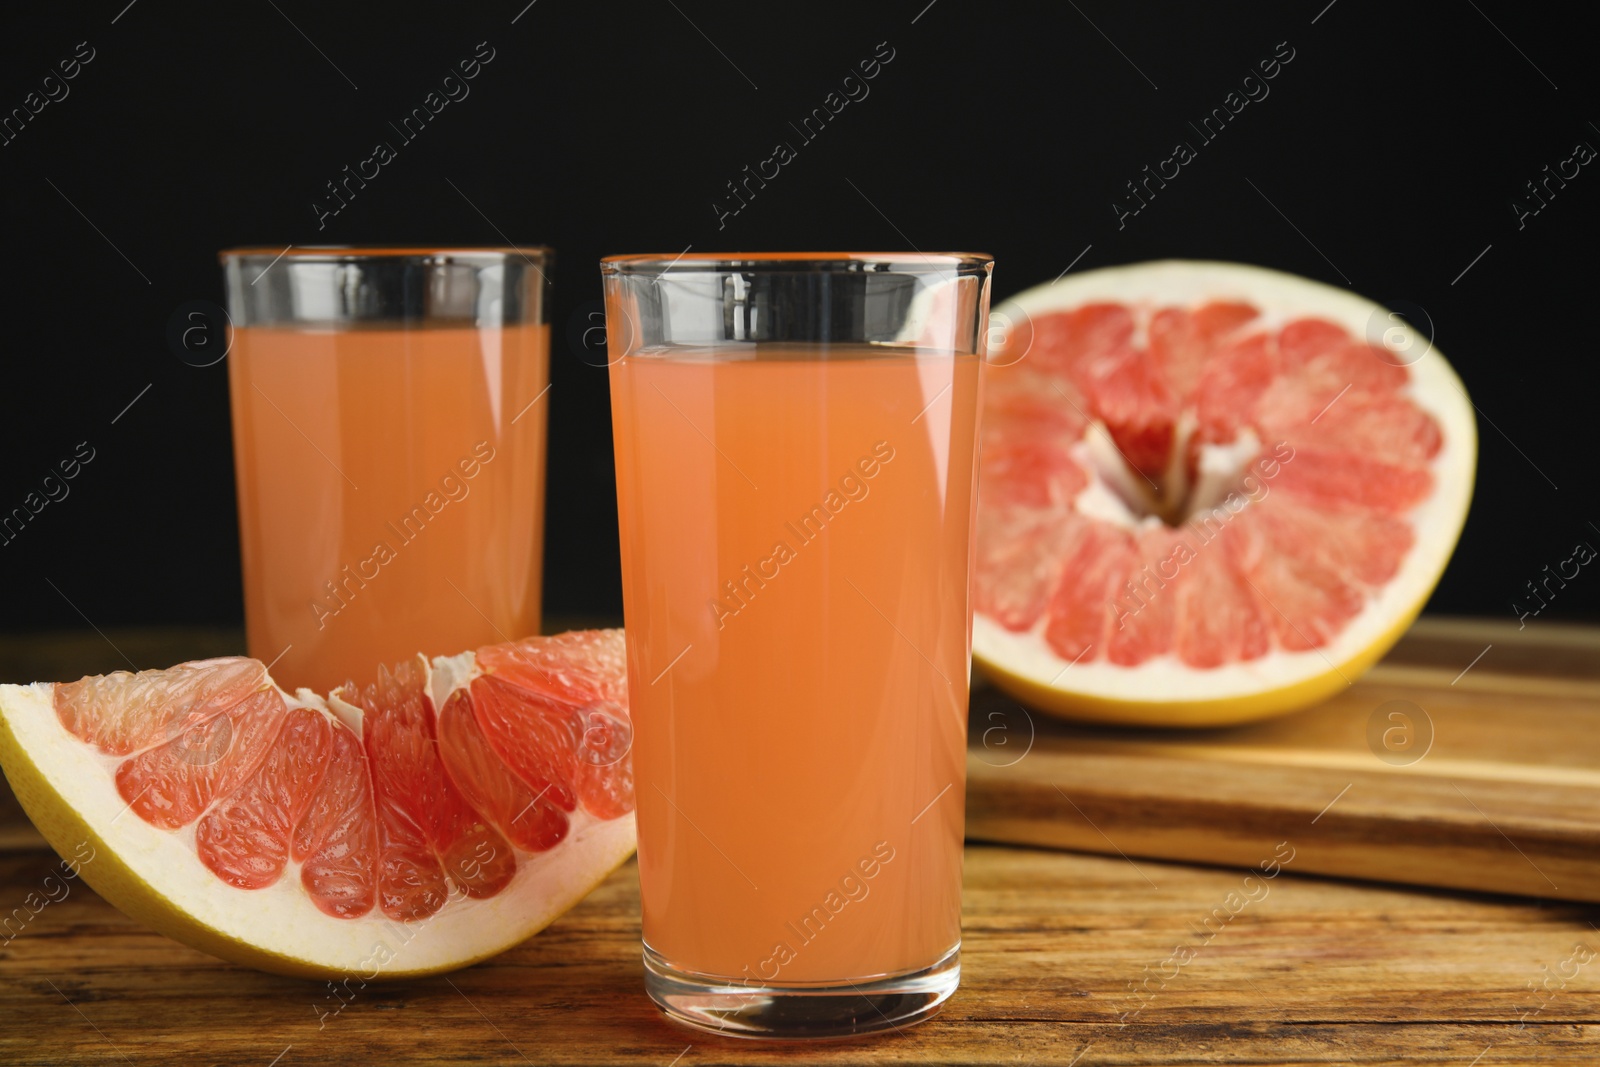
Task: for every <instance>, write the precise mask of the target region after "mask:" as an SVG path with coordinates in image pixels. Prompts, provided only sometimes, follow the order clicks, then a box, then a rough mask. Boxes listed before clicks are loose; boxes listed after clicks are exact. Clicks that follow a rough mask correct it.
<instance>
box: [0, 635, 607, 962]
mask: <svg viewBox="0 0 1600 1067" xmlns="http://www.w3.org/2000/svg"><path fill="white" fill-rule="evenodd" d="M627 700H628V697H627V681H626V668H625V659H624V653H623V638H622V631H620V630H591V631H580V632H573V633H567V634H562V635H560V636H557V637H530V638H527V639H525V640H522V641H517V642H514V643H511V644H504V645H493V646H490V647H487V648H481V649H479V650H478V651H477V652H476V653H472V652H466V653H462V654H461V655H459V656H455V657H449V658H447V657H440V658H438V659H435V660H434V661H433V662H432V663H429V662H428V661H427V660H425V659H424V658H423V657H421V656H418V657H417V658H416V659H415V660H414V661H412V662H409V663H401V664H398V665H396V666H394V667H392V668H388V669H380V671H379V672H378V681H377V682H376V683H374V684H373V685H370V686H368V687H366V688H365V689H363V690H360V691H357V690H355V689H354V688H352V687H346V688H343V689H339V690H335V691H334V692H333V693H332V694H330V695H329V696H328V697H327V698H323V697H321V696H318V695H317V694H316V693H313V692H311V691H310V690H307V689H301V690H299V691H298V692H296V693H294V694H292V695H291V694H289V693H286V692H284V691H283V690H281V689H279V688H278V687H277V686H276V685H274V684H273V682H272V679H271V678H270V677H269V676H268V675H267V671H266V669H265V668H264V667H263V666H262V665H261V663H259V662H258V661H256V660H252V659H243V658H229V659H214V660H205V661H200V662H194V663H182V664H179V665H178V666H176V667H172V668H169V669H167V670H154V671H141V672H140V673H138V674H129V673H127V672H125V671H122V672H118V673H116V674H109V675H100V676H95V677H89V678H84V679H82V680H81V681H77V682H71V683H60V684H54V685H52V684H49V683H36V684H34V685H30V686H16V685H5V686H0V764H3V765H4V768H5V775H6V778H7V779H8V780H9V781H10V782H11V786H12V789H13V790H15V792H16V794H17V799H18V800H19V801H20V802H21V803H22V806H23V808H24V810H26V811H27V813H28V815H29V817H30V818H32V819H33V821H34V824H35V825H36V826H38V828H39V830H40V832H42V833H43V834H44V836H45V838H46V839H47V840H48V841H49V842H50V844H51V845H52V846H53V847H54V848H55V849H56V851H57V852H59V853H60V854H61V855H62V856H63V857H68V862H69V863H71V864H72V866H73V867H74V868H75V869H77V870H78V872H79V873H80V874H81V875H82V877H83V878H84V879H85V880H86V881H87V882H88V883H89V884H90V885H91V886H93V887H94V889H95V891H96V892H98V893H99V894H100V895H101V896H103V897H105V898H106V900H108V901H110V902H111V903H112V904H113V905H115V906H116V907H118V908H120V909H122V910H123V911H124V912H126V913H127V914H128V915H130V916H132V917H133V918H135V919H138V920H140V921H142V922H145V923H147V924H148V925H150V926H152V927H154V928H155V929H157V930H159V931H161V932H162V933H165V934H167V935H168V936H170V937H172V938H174V939H176V940H178V941H182V942H184V943H185V944H188V945H191V946H193V947H195V948H198V949H201V950H202V951H205V952H209V953H211V954H213V955H216V956H220V957H222V958H223V959H226V960H231V961H234V962H237V963H243V964H246V965H249V966H252V967H258V968H261V969H262V970H268V971H275V972H278V973H283V974H298V975H308V976H339V975H354V976H357V977H359V978H360V979H362V980H364V981H372V980H374V979H375V978H395V977H402V976H406V975H417V974H427V973H432V972H436V971H443V970H449V969H451V968H455V967H462V966H465V965H467V964H469V963H473V962H475V961H477V960H480V959H484V958H486V957H488V956H492V955H494V954H495V953H497V952H500V951H501V950H502V949H505V948H508V947H510V946H511V945H514V944H516V943H517V942H519V941H521V940H523V939H524V938H526V937H528V936H529V935H531V934H533V933H535V932H537V931H539V930H541V929H543V928H544V927H545V926H546V925H548V924H549V923H550V922H552V921H553V920H554V919H555V918H556V917H558V916H559V915H561V914H562V913H563V912H564V911H566V910H567V909H568V908H570V907H572V905H573V904H575V903H577V902H578V901H579V900H580V899H581V898H582V897H583V896H584V895H585V894H586V893H588V892H589V890H590V889H592V888H593V887H594V886H595V885H596V884H598V883H599V882H600V881H601V880H602V879H603V878H605V876H606V875H607V874H608V873H610V872H611V871H612V870H614V869H615V868H616V867H617V866H618V865H619V864H621V863H622V862H623V861H624V860H626V859H627V858H628V856H629V855H630V854H631V853H632V852H633V846H634V822H633V814H632V812H633V778H632V763H631V759H630V757H629V749H630V747H631V740H632V728H631V725H630V721H629V718H628V709H627Z"/></svg>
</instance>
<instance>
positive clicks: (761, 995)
mask: <svg viewBox="0 0 1600 1067" xmlns="http://www.w3.org/2000/svg"><path fill="white" fill-rule="evenodd" d="M960 982H961V949H960V947H959V946H958V947H956V948H953V949H951V950H950V953H949V955H947V956H945V957H944V958H943V959H941V960H940V961H939V962H938V963H935V964H934V965H933V966H931V967H924V968H922V969H921V970H917V971H911V972H908V973H906V974H898V975H891V976H889V977H886V978H878V979H874V980H872V981H870V982H857V983H850V982H845V983H843V984H842V985H837V986H835V985H823V984H818V985H804V986H792V985H791V986H763V985H747V984H745V983H743V982H729V981H727V980H726V979H717V978H712V977H709V976H707V975H697V974H690V973H686V972H684V971H679V970H676V969H674V968H673V967H672V966H671V965H669V964H668V963H667V961H666V960H665V959H663V958H662V957H661V956H660V955H658V954H657V953H656V952H655V951H654V950H653V949H651V948H650V946H649V945H646V946H645V949H644V986H645V990H646V992H648V993H649V994H650V999H651V1000H653V1001H655V1002H656V1006H657V1007H659V1008H660V1009H661V1010H662V1011H664V1012H666V1014H667V1017H668V1018H670V1019H672V1020H674V1021H675V1022H679V1023H682V1024H684V1025H685V1026H692V1027H694V1028H695V1029H696V1030H704V1031H707V1032H709V1033H714V1034H721V1035H723V1036H724V1037H757V1038H759V1037H766V1038H816V1037H851V1036H854V1035H856V1034H870V1033H873V1032H875V1031H878V1030H891V1029H892V1030H900V1029H903V1028H904V1027H907V1026H910V1025H912V1024H913V1023H920V1022H921V1021H922V1020H924V1019H930V1018H932V1017H933V1016H934V1015H936V1014H938V1012H939V1008H940V1006H941V1005H942V1004H944V1002H945V1001H946V1000H948V999H949V998H950V994H951V993H954V992H955V991H956V986H957V985H959V984H960Z"/></svg>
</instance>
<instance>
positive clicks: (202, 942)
mask: <svg viewBox="0 0 1600 1067" xmlns="http://www.w3.org/2000/svg"><path fill="white" fill-rule="evenodd" d="M0 688H5V687H0ZM0 696H3V694H0ZM0 769H3V770H4V772H5V777H6V781H7V782H9V783H10V784H11V790H12V792H13V793H15V794H16V797H17V801H18V803H20V804H21V805H22V810H23V811H24V812H26V813H27V816H28V818H29V819H31V820H32V821H33V825H34V826H35V827H36V828H37V829H38V830H39V832H40V833H41V834H43V835H44V839H45V840H46V841H48V842H49V843H50V847H51V848H53V849H55V851H56V854H57V855H59V856H61V857H63V858H66V857H69V856H74V855H81V852H80V851H79V850H80V848H81V846H82V844H83V843H84V842H88V844H89V847H90V848H92V849H93V850H94V851H93V857H94V858H93V859H92V860H89V861H88V862H85V863H81V864H77V866H78V872H79V876H80V877H81V878H82V879H83V880H84V881H85V882H87V883H88V884H89V886H90V888H92V889H93V890H94V891H95V892H96V893H98V894H100V896H101V897H102V898H104V899H105V901H106V902H107V903H108V904H110V905H111V906H112V907H114V908H116V909H117V910H118V911H120V912H122V913H123V914H124V915H126V916H128V917H129V918H130V919H133V920H135V921H136V922H140V923H143V924H144V925H146V926H148V927H150V928H151V929H153V930H155V931H157V932H158V933H162V934H165V935H166V936H167V937H170V938H172V939H173V940H174V941H177V942H180V943H182V944H185V945H188V946H189V947H190V948H194V949H198V950H200V951H201V952H205V953H208V954H209V955H212V956H215V957H217V958H218V959H222V960H227V961H228V962H229V963H237V964H239V965H241V966H245V967H253V968H255V969H257V970H261V971H267V972H270V973H272V974H282V975H288V976H290V977H294V978H342V977H345V976H346V975H347V974H348V972H347V971H344V970H340V969H337V968H330V967H328V966H326V965H324V964H319V963H318V962H317V961H315V960H309V959H303V958H300V957H296V956H290V955H285V954H283V953H279V952H273V951H271V950H269V949H265V948H262V947H261V946H259V945H255V944H251V943H250V942H248V941H244V940H241V939H240V938H237V937H234V936H232V935H230V934H226V933H223V932H222V931H220V930H217V929H216V928H214V927H212V926H209V925H207V924H206V923H204V922H201V921H199V920H198V919H196V918H195V917H194V916H192V915H190V914H188V913H187V912H185V911H184V910H183V909H182V908H180V907H178V906H177V905H176V904H175V903H173V901H171V900H169V899H168V898H167V897H166V896H165V895H164V894H163V893H162V892H161V891H160V890H159V889H157V888H156V887H154V886H152V885H151V884H149V883H148V882H146V881H144V880H143V879H141V878H140V877H139V876H138V875H137V874H135V873H134V872H133V871H132V870H130V869H129V867H128V866H127V865H126V864H125V863H123V862H122V859H121V858H120V857H119V856H118V855H117V851H116V849H115V848H114V847H112V846H111V845H110V844H108V843H107V842H106V840H105V839H104V838H103V837H101V836H100V835H99V834H97V833H95V832H94V831H93V830H92V829H90V827H89V824H88V823H87V822H86V821H85V820H84V819H83V818H82V817H81V816H79V815H78V813H77V811H76V810H75V809H74V808H73V807H72V805H70V804H69V803H67V801H66V800H65V798H63V797H62V796H61V794H60V793H59V792H58V791H57V790H56V788H55V787H54V786H53V785H51V784H50V781H49V779H48V778H47V777H46V776H45V774H44V772H43V771H42V770H40V768H39V766H38V764H37V763H36V762H35V761H34V759H33V757H32V755H31V754H30V753H29V752H28V750H27V749H26V748H25V747H24V746H23V745H22V744H21V743H20V742H19V741H18V739H17V736H16V734H15V732H14V731H13V730H12V727H11V721H10V718H9V716H7V715H5V714H0ZM631 855H633V851H632V850H631V849H629V850H628V851H626V852H624V853H622V855H621V858H620V859H618V860H617V862H616V863H615V864H613V865H612V866H610V867H605V868H602V869H598V870H597V871H596V874H595V877H594V879H593V881H591V882H590V883H589V884H588V885H586V886H584V887H583V890H582V892H580V893H577V894H575V895H574V898H573V903H574V904H575V903H577V901H579V900H582V899H583V898H584V897H586V896H587V895H588V894H589V893H590V892H592V891H593V890H594V888H595V887H596V886H598V885H599V884H600V883H601V882H603V881H605V880H606V878H608V877H610V875H611V874H612V872H613V871H615V870H616V869H617V868H618V867H621V866H622V865H623V864H624V863H626V862H627V861H628V858H629V857H630V856H631ZM217 890H218V892H238V890H233V889H231V888H229V887H227V886H225V885H224V884H223V883H221V882H218V883H217ZM563 914H565V909H560V910H556V911H555V912H554V913H553V914H552V915H551V916H550V917H549V919H548V920H547V921H546V922H544V923H542V924H540V925H539V926H538V927H535V928H534V929H531V930H528V931H527V932H526V933H520V934H519V935H518V936H517V937H516V938H515V939H513V940H511V941H508V942H507V943H506V944H504V945H499V946H496V947H493V948H490V949H487V950H485V951H483V952H479V953H476V954H474V955H471V956H469V957H463V958H462V959H459V960H448V961H445V962H442V963H439V964H437V965H434V966H428V967H420V968H411V969H407V968H405V967H396V968H394V969H392V970H391V969H388V968H385V969H384V970H382V971H381V972H379V973H378V974H377V976H376V977H374V976H372V975H370V974H363V975H362V978H363V979H365V980H367V981H393V980H396V979H401V978H417V977H421V976H423V975H429V974H439V973H441V972H444V971H453V970H457V969H459V968H462V967H468V966H471V965H472V964H474V963H479V962H482V961H483V960H486V959H488V958H490V957H491V956H496V955H498V954H500V953H501V952H504V951H505V950H506V949H508V948H511V947H512V946H513V945H515V944H518V943H520V942H521V941H523V940H525V939H526V938H528V937H531V936H533V935H534V934H536V933H538V932H539V931H540V930H543V929H544V928H545V927H547V926H549V925H550V923H553V922H555V920H556V919H559V918H560V917H561V916H562V915H563ZM350 921H352V922H360V921H362V920H359V919H354V920H350Z"/></svg>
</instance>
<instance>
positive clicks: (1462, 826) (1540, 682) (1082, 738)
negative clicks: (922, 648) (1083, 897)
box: [967, 619, 1600, 902]
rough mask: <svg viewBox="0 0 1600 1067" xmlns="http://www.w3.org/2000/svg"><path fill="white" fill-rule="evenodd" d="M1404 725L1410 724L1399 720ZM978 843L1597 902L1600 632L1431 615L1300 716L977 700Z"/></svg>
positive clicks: (974, 798)
mask: <svg viewBox="0 0 1600 1067" xmlns="http://www.w3.org/2000/svg"><path fill="white" fill-rule="evenodd" d="M1396 716H1398V717H1396ZM967 834H968V837H969V838H980V839H983V840H989V841H1004V842H1010V843H1015V844H1032V845H1049V846H1054V847H1061V848H1073V849H1084V850H1089V851H1094V852H1107V853H1110V854H1113V855H1116V854H1118V853H1119V852H1120V853H1125V854H1127V855H1129V856H1135V857H1138V856H1148V857H1159V858H1165V859H1176V860H1186V861H1192V862H1201V863H1224V864H1249V863H1252V862H1254V861H1255V860H1256V858H1257V857H1260V856H1263V855H1267V854H1270V852H1271V849H1272V846H1273V844H1274V843H1275V842H1277V841H1280V840H1283V839H1284V838H1285V837H1291V836H1292V837H1293V839H1294V840H1295V842H1296V847H1297V848H1298V849H1299V857H1298V858H1297V860H1296V866H1297V868H1298V869H1300V870H1302V871H1314V872H1317V873H1321V874H1336V875H1343V876H1348V877H1356V878H1367V879H1376V880H1382V881H1395V882H1407V883H1412V884H1417V885H1434V886H1446V887H1453V888H1464V889H1474V890H1484V891H1492V892H1501V893H1521V894H1527V895H1531V896H1542V897H1557V898H1561V899H1566V900H1579V901H1590V902H1593V901H1600V628H1592V627H1575V626H1553V625H1546V626H1530V627H1528V628H1527V629H1525V630H1519V629H1518V627H1517V625H1516V623H1515V622H1507V623H1503V624H1502V623H1497V622H1485V621H1465V620H1437V619H1423V620H1421V621H1420V622H1418V623H1417V625H1416V626H1415V627H1414V628H1413V630H1412V631H1411V633H1410V634H1409V635H1407V637H1405V638H1404V639H1403V640H1402V641H1401V642H1400V644H1399V645H1397V646H1396V648H1395V649H1394V651H1393V652H1391V653H1390V655H1389V656H1388V657H1387V658H1386V659H1385V660H1384V661H1383V662H1382V663H1381V664H1379V665H1378V666H1377V667H1375V668H1374V669H1373V670H1371V671H1370V672H1369V673H1368V674H1367V675H1366V676H1365V677H1363V678H1360V679H1358V680H1355V681H1354V684H1352V685H1351V686H1350V687H1349V688H1348V689H1347V690H1345V691H1344V692H1343V693H1341V694H1340V695H1339V696H1337V697H1335V698H1333V699H1332V700H1330V701H1328V702H1327V703H1325V704H1322V705H1320V706H1318V707H1315V708H1312V709H1309V710H1307V711H1304V712H1301V713H1299V714H1296V715H1293V716H1289V717H1287V718H1281V719H1274V720H1269V721H1267V722H1263V723H1257V724H1254V725H1249V726H1242V727H1236V728H1231V729H1224V730H1213V731H1204V732H1199V733H1196V732H1180V731H1151V730H1115V729H1106V728H1093V727H1081V726H1072V725H1069V724H1065V723H1060V722H1057V721H1055V720H1052V719H1050V718H1048V717H1046V716H1044V715H1042V714H1040V713H1038V712H1032V713H1029V712H1027V711H1026V710H1025V709H1023V708H1021V707H1020V706H1019V705H1017V704H1015V703H1014V702H1012V701H1010V700H1008V699H1007V698H1005V697H1004V696H1002V695H1001V694H1000V693H998V692H997V691H996V690H994V689H990V688H986V687H985V688H980V689H979V690H978V691H976V692H975V693H974V695H973V704H972V747H971V749H970V758H969V760H968V800H967Z"/></svg>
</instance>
